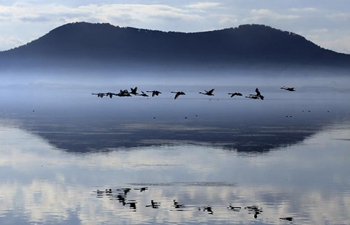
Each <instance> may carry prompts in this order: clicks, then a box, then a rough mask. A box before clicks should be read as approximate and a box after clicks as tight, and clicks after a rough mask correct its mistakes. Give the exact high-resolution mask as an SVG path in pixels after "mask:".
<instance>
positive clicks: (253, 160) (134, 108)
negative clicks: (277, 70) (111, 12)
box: [0, 74, 350, 224]
mask: <svg viewBox="0 0 350 225" xmlns="http://www.w3.org/2000/svg"><path fill="white" fill-rule="evenodd" d="M229 75H230V74H227V77H224V76H218V79H215V80H214V79H212V78H211V79H209V78H206V77H200V74H198V79H197V78H192V79H190V78H188V77H186V76H185V75H184V76H175V74H174V78H170V79H167V80H165V79H163V78H161V76H160V77H152V76H145V77H144V78H140V79H134V78H132V76H131V78H128V76H127V75H126V76H125V77H124V78H120V79H115V80H113V79H111V80H108V79H106V78H101V79H93V78H87V79H84V80H82V79H81V80H79V79H76V78H72V79H70V80H69V82H67V79H63V78H62V80H59V79H49V78H44V77H38V79H35V80H34V79H33V78H30V79H32V80H30V79H27V80H26V79H25V78H24V77H23V79H22V78H20V77H21V76H19V77H18V79H19V80H21V82H22V83H21V82H18V83H15V82H13V81H11V80H10V79H8V80H5V79H4V82H2V84H1V89H0V101H1V109H0V147H1V149H2V151H1V153H0V154H1V156H0V159H1V160H0V168H1V170H0V177H1V182H0V186H1V190H2V193H1V194H0V203H1V204H0V205H1V206H2V207H0V215H1V216H0V223H8V224H33V223H38V224H115V223H116V221H117V223H124V224H165V223H170V224H179V223H184V224H228V223H235V224H247V223H256V224H348V223H350V217H349V215H350V211H349V208H350V207H349V206H350V193H349V190H350V176H349V174H350V171H349V166H348V165H349V163H350V161H349V160H350V153H349V150H348V149H349V140H350V114H349V112H350V111H349V109H350V101H349V100H348V95H349V93H350V90H349V89H348V87H347V84H348V82H347V80H348V79H347V78H346V77H344V76H339V77H338V78H335V77H332V78H325V77H323V76H318V77H317V76H310V77H309V78H307V79H305V78H301V77H299V76H298V74H295V77H294V76H287V77H286V76H283V74H282V75H281V77H277V78H276V77H272V76H271V77H269V76H265V78H262V77H259V76H257V74H239V75H234V76H232V77H229ZM241 75H242V76H241ZM300 76H302V75H300ZM179 77H180V79H179ZM89 79H91V80H89ZM11 82H13V83H11ZM198 84H200V85H198ZM135 86H138V91H139V92H140V91H150V90H159V91H161V92H162V94H160V95H159V96H156V97H148V98H144V97H141V96H133V97H124V98H122V97H117V96H113V98H112V99H110V98H108V97H104V98H98V97H97V96H96V95H91V93H98V92H119V90H120V89H122V90H124V89H128V90H130V88H131V87H135ZM281 86H294V87H295V88H296V91H295V92H287V91H285V90H281V89H280V87H281ZM256 87H258V88H259V90H260V92H261V94H262V95H264V97H265V99H264V100H259V99H258V100H254V99H248V98H245V96H248V95H249V94H254V93H255V88H256ZM211 88H215V91H214V96H204V95H200V94H199V93H198V92H200V91H204V90H209V89H211ZM171 91H184V92H185V93H186V95H184V96H180V97H179V98H178V99H176V100H174V99H173V98H174V94H173V93H171ZM228 92H241V93H242V94H243V96H242V97H239V96H235V97H233V98H230V95H228ZM142 187H147V190H146V191H142V192H141V191H140V188H142ZM109 188H111V189H112V190H113V193H111V194H109V193H103V194H97V193H96V191H97V190H98V189H99V190H103V191H104V190H105V189H109ZM122 188H130V189H131V190H130V191H129V192H128V193H127V194H126V195H125V196H124V197H125V198H126V203H130V202H133V201H135V202H136V209H134V208H131V207H130V206H129V205H128V204H126V205H123V204H122V202H120V200H119V199H118V195H119V194H121V193H122V191H121V189H122ZM174 199H175V200H176V201H178V202H179V204H183V205H184V206H185V207H184V208H181V209H179V208H175V206H174V203H173V200H174ZM151 200H154V201H156V202H161V204H160V206H159V207H158V208H152V207H146V206H147V205H150V203H151ZM230 204H231V205H232V206H237V207H242V208H241V209H240V210H238V211H233V210H230V209H228V208H227V207H228V206H229V205H230ZM252 205H257V206H258V207H259V208H261V209H262V212H260V213H259V214H257V215H256V218H255V213H256V212H254V211H250V210H248V209H244V208H245V207H247V206H252ZM208 206H210V207H211V208H212V210H213V212H214V213H213V214H209V213H208V212H207V211H203V208H204V207H208ZM198 208H200V209H201V210H198ZM283 217H293V222H289V221H285V220H281V219H280V218H283Z"/></svg>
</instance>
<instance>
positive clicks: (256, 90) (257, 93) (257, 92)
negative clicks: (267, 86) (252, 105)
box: [255, 88, 261, 96]
mask: <svg viewBox="0 0 350 225" xmlns="http://www.w3.org/2000/svg"><path fill="white" fill-rule="evenodd" d="M255 92H256V95H258V96H259V95H261V94H260V91H259V89H258V88H255Z"/></svg>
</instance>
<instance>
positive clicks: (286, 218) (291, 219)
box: [280, 217, 293, 221]
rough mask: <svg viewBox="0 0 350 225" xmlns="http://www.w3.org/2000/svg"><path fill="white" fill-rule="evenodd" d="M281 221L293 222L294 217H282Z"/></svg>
mask: <svg viewBox="0 0 350 225" xmlns="http://www.w3.org/2000/svg"><path fill="white" fill-rule="evenodd" d="M280 220H288V221H293V217H282V218H280Z"/></svg>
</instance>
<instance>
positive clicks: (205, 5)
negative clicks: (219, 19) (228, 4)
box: [187, 2, 221, 9]
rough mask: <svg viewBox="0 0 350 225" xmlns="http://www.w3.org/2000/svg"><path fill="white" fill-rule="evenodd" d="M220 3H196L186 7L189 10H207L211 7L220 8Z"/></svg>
mask: <svg viewBox="0 0 350 225" xmlns="http://www.w3.org/2000/svg"><path fill="white" fill-rule="evenodd" d="M220 5H221V3H218V2H197V3H194V4H190V5H187V7H189V8H195V9H207V8H212V7H217V6H220Z"/></svg>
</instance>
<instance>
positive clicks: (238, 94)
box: [228, 92, 242, 98]
mask: <svg viewBox="0 0 350 225" xmlns="http://www.w3.org/2000/svg"><path fill="white" fill-rule="evenodd" d="M228 94H229V95H231V98H232V97H234V96H236V95H237V96H242V93H239V92H234V93H228Z"/></svg>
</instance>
